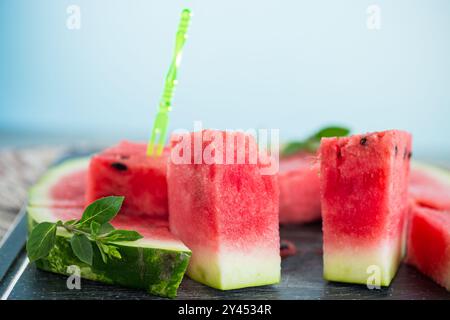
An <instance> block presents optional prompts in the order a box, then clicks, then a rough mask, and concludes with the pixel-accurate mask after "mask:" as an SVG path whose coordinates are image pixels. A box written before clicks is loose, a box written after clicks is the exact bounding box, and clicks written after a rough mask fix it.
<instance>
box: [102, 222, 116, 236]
mask: <svg viewBox="0 0 450 320" xmlns="http://www.w3.org/2000/svg"><path fill="white" fill-rule="evenodd" d="M113 230H115V229H114V227H113V225H112V224H111V223H109V222H106V223H104V224H102V226H101V228H100V232H99V234H105V233H109V232H111V231H113Z"/></svg>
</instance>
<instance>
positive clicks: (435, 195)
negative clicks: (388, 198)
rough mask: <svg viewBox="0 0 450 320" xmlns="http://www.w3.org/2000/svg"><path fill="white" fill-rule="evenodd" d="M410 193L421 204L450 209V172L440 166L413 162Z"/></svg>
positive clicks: (439, 208)
mask: <svg viewBox="0 0 450 320" xmlns="http://www.w3.org/2000/svg"><path fill="white" fill-rule="evenodd" d="M409 194H410V197H411V198H412V200H413V201H414V202H415V203H416V204H418V205H421V206H424V207H429V208H435V209H438V210H450V173H449V171H447V170H444V169H440V168H438V167H434V166H430V165H426V164H422V163H416V162H414V163H413V164H412V168H411V177H410V186H409Z"/></svg>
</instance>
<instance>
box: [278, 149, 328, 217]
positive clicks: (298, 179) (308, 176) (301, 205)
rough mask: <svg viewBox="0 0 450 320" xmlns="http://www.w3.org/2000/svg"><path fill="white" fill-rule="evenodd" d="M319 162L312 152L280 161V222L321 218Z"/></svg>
mask: <svg viewBox="0 0 450 320" xmlns="http://www.w3.org/2000/svg"><path fill="white" fill-rule="evenodd" d="M319 170H320V168H319V162H318V161H316V156H315V155H313V154H310V153H303V154H298V155H295V156H290V157H286V158H283V159H281V160H280V172H279V177H278V179H279V184H280V223H282V224H288V223H306V222H312V221H316V220H320V217H321V212H320V179H319Z"/></svg>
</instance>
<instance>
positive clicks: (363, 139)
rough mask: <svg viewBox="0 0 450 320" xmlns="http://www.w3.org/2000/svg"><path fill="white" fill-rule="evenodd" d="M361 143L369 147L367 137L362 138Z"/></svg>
mask: <svg viewBox="0 0 450 320" xmlns="http://www.w3.org/2000/svg"><path fill="white" fill-rule="evenodd" d="M359 143H360V144H361V145H362V146H365V145H367V138H366V137H364V138H361V140H360V141H359Z"/></svg>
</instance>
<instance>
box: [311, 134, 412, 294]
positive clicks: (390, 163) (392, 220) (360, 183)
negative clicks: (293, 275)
mask: <svg viewBox="0 0 450 320" xmlns="http://www.w3.org/2000/svg"><path fill="white" fill-rule="evenodd" d="M410 152H411V136H410V135H409V134H408V133H406V132H402V131H396V130H392V131H384V132H376V133H371V134H366V135H354V136H351V137H344V138H325V139H322V142H321V146H320V157H321V188H322V219H323V241H324V244H323V251H324V278H325V279H327V280H330V281H339V282H349V283H360V284H367V283H368V280H369V277H370V276H371V275H372V274H375V272H376V274H377V275H378V276H379V278H380V279H375V281H376V283H379V284H380V285H381V286H388V285H389V284H390V282H391V280H392V278H393V277H394V276H395V273H396V271H397V268H398V265H399V263H400V261H401V259H402V254H403V243H404V236H405V232H404V231H405V215H406V212H407V210H408V178H409V158H410V156H409V155H410ZM371 280H373V279H371Z"/></svg>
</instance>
